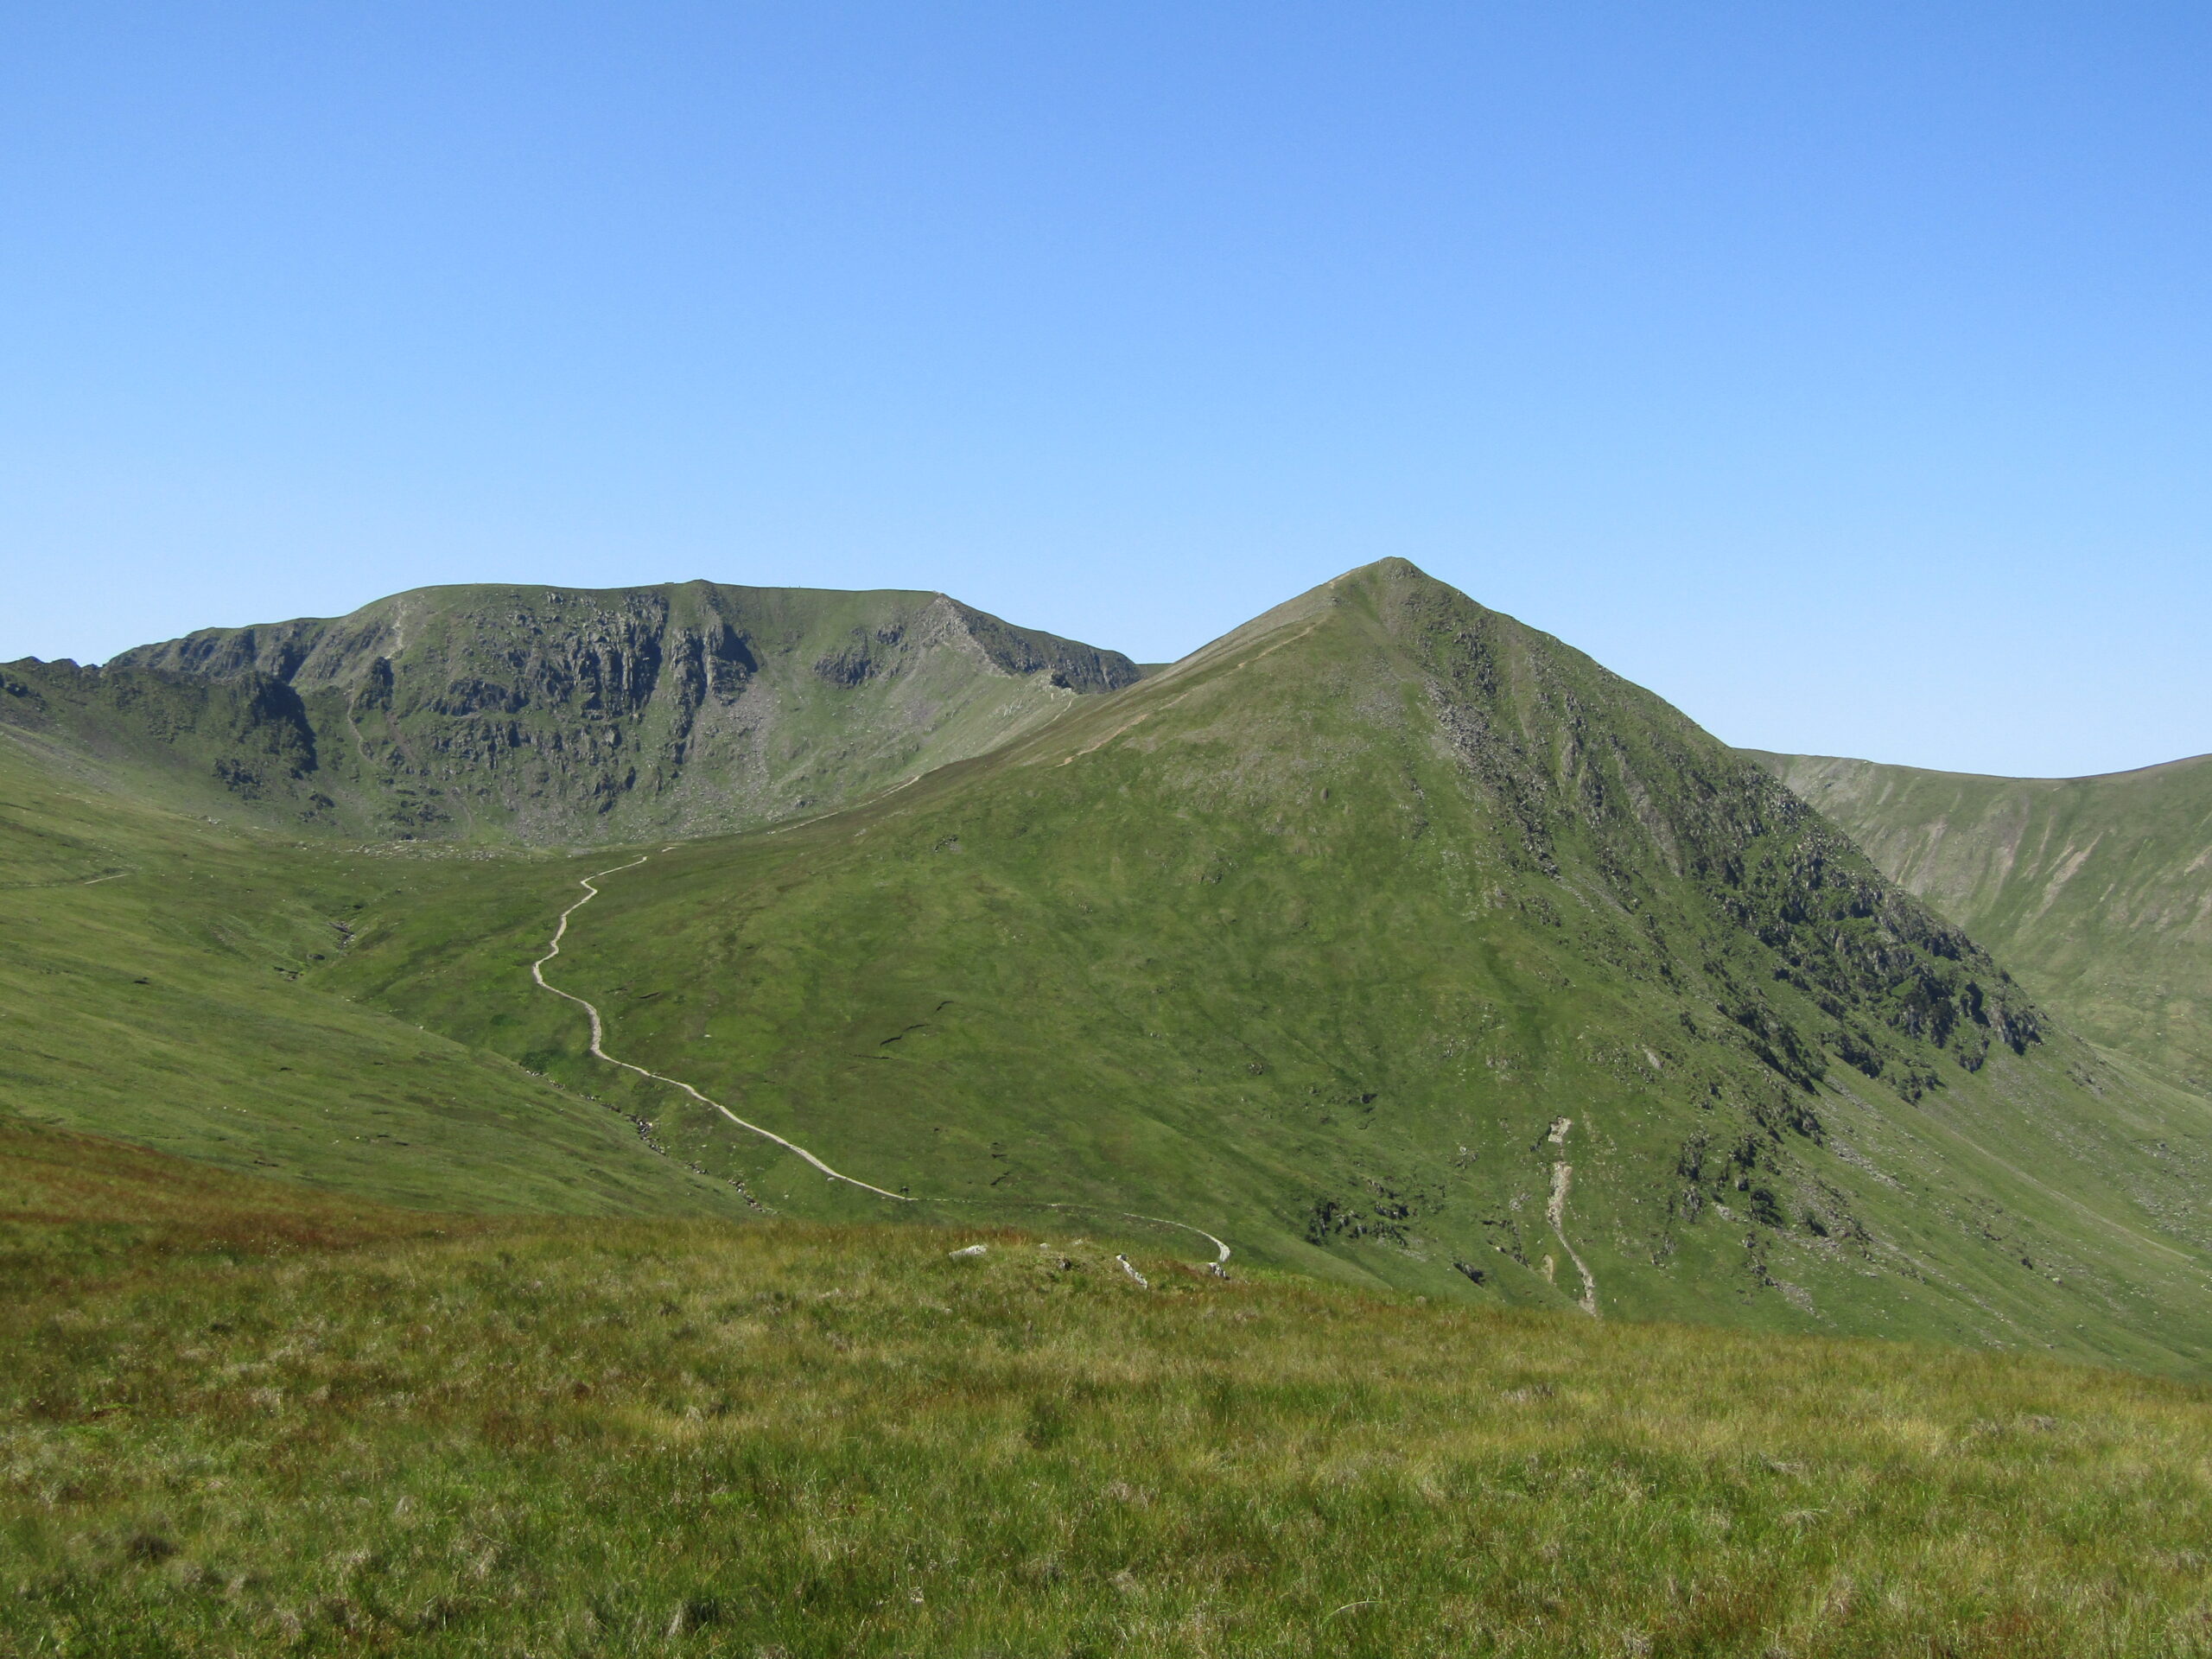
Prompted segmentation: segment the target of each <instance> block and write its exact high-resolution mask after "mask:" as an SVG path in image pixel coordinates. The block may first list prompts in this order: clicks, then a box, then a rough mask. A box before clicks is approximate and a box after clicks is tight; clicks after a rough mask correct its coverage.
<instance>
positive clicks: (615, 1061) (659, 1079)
mask: <svg viewBox="0 0 2212 1659" xmlns="http://www.w3.org/2000/svg"><path fill="white" fill-rule="evenodd" d="M908 781H909V782H912V779H909V780H908ZM650 857H652V855H651V854H650V853H640V854H639V855H638V856H637V857H635V858H633V859H632V860H631V861H629V862H628V863H627V864H616V865H614V866H613V867H611V868H607V869H604V870H596V871H594V872H593V873H592V874H589V875H588V876H585V877H584V878H583V879H582V880H580V881H578V882H577V883H576V885H577V886H578V887H582V889H583V890H584V896H583V897H582V898H581V899H577V900H576V902H575V903H574V904H573V905H570V906H569V907H568V908H567V909H566V910H564V911H563V912H561V918H560V920H559V921H558V922H556V924H555V925H554V928H553V937H552V938H550V939H549V940H547V941H546V944H545V954H544V955H543V956H542V957H538V959H537V961H536V962H533V963H531V964H530V976H531V979H533V980H535V981H536V982H537V987H538V988H539V989H540V990H546V991H550V992H552V993H553V995H556V996H557V997H559V998H561V999H562V1000H563V1001H568V1002H573V1003H575V1005H576V1006H577V1007H580V1008H582V1010H583V1011H584V1015H585V1017H586V1018H587V1019H588V1020H590V1021H591V1052H592V1058H594V1059H600V1060H604V1061H606V1062H607V1065H619V1066H620V1067H621V1068H622V1069H623V1070H624V1071H634V1072H636V1073H637V1074H638V1075H639V1077H650V1078H652V1081H653V1082H655V1083H664V1084H668V1086H669V1087H670V1088H671V1089H681V1090H683V1092H684V1093H685V1094H687V1095H689V1096H691V1098H692V1099H694V1100H696V1101H697V1102H698V1103H700V1104H701V1105H702V1106H711V1107H712V1108H714V1109H715V1110H716V1111H718V1112H720V1113H721V1115H722V1116H724V1117H726V1118H728V1120H729V1121H730V1122H733V1123H734V1124H736V1125H737V1127H738V1128H741V1129H744V1130H747V1132H749V1133H751V1134H753V1135H759V1136H760V1138H761V1139H762V1140H764V1141H774V1142H775V1143H776V1145H778V1146H779V1147H783V1148H784V1150H785V1151H786V1152H789V1153H791V1154H796V1155H797V1156H798V1157H799V1158H802V1159H804V1160H805V1161H806V1162H808V1163H810V1164H811V1165H812V1166H814V1167H815V1168H817V1169H818V1170H820V1171H821V1172H822V1173H823V1174H824V1175H826V1176H828V1177H829V1179H831V1180H833V1181H842V1182H844V1183H845V1185H848V1186H857V1187H859V1188H860V1189H861V1191H862V1192H873V1193H874V1194H875V1195H876V1197H878V1198H888V1199H890V1200H891V1201H892V1203H893V1204H963V1203H967V1202H969V1200H967V1199H962V1198H911V1197H909V1196H908V1195H907V1194H906V1193H903V1192H887V1191H886V1190H885V1189H883V1188H882V1187H880V1186H878V1185H875V1184H874V1182H872V1181H863V1180H861V1179H860V1178H859V1177H858V1176H855V1175H848V1174H846V1173H844V1172H843V1171H842V1170H840V1169H832V1168H831V1167H830V1166H829V1165H828V1164H826V1163H824V1162H823V1161H822V1160H821V1159H819V1158H817V1157H816V1156H815V1155H814V1154H812V1153H810V1152H809V1151H808V1150H807V1149H806V1148H805V1147H802V1146H801V1145H799V1144H798V1141H787V1140H785V1138H784V1137H783V1136H782V1135H778V1134H777V1133H776V1132H775V1131H774V1130H773V1129H766V1128H761V1127H760V1125H759V1124H758V1123H754V1122H749V1121H748V1120H747V1119H745V1118H742V1117H740V1116H738V1115H737V1114H736V1113H735V1112H733V1111H732V1110H730V1109H729V1108H728V1107H727V1106H725V1105H723V1104H722V1103H721V1102H720V1101H719V1100H715V1099H714V1098H712V1097H711V1096H707V1095H702V1094H701V1093H700V1092H699V1091H698V1090H696V1089H694V1088H693V1087H692V1086H691V1085H690V1084H688V1083H686V1082H684V1081H683V1078H681V1077H668V1076H666V1075H664V1073H662V1072H658V1071H650V1070H648V1069H647V1068H646V1067H645V1066H642V1065H633V1064H632V1063H631V1062H630V1061H628V1060H625V1059H621V1058H617V1057H616V1056H614V1055H613V1054H610V1053H608V1052H607V1048H606V1040H607V1025H606V1022H605V1021H604V1020H601V1018H600V1013H599V1008H598V1007H597V1006H596V1005H595V1004H594V1003H591V1002H588V1001H585V1000H584V999H583V998H582V997H581V996H578V995H576V994H575V992H574V991H564V990H563V989H562V988H560V987H559V986H558V985H556V984H554V983H553V982H551V981H550V980H549V979H547V978H546V977H545V971H544V970H545V964H546V963H549V962H550V961H552V960H553V958H554V957H557V956H559V955H560V954H561V941H562V940H563V939H564V938H567V937H568V932H569V918H570V917H571V916H573V915H575V913H576V912H578V911H580V910H582V908H583V907H584V906H586V905H588V904H589V903H590V902H591V901H592V900H593V899H596V898H598V897H599V887H598V886H597V885H596V884H597V883H598V882H600V881H602V880H605V879H606V878H607V877H608V876H610V875H620V874H621V873H622V872H623V871H624V870H634V869H636V868H638V866H639V865H640V864H643V863H644V862H645V861H646V860H647V859H649V858H650ZM1015 1202H1025V1201H1022V1200H1016V1201H1015ZM1027 1202H1033V1203H1034V1204H1035V1206H1036V1207H1037V1208H1039V1209H1040V1210H1058V1211H1086V1212H1088V1213H1090V1214H1092V1215H1102V1216H1120V1217H1123V1218H1124V1219H1125V1220H1128V1221H1142V1222H1148V1223H1150V1224H1152V1225H1154V1226H1155V1227H1173V1228H1175V1229H1176V1230H1179V1231H1181V1232H1185V1233H1194V1234H1196V1235H1197V1236H1198V1237H1200V1238H1203V1239H1204V1240H1205V1241H1206V1243H1209V1244H1211V1245H1212V1246H1213V1247H1214V1249H1215V1252H1216V1255H1215V1257H1214V1260H1213V1263H1212V1267H1213V1270H1214V1272H1215V1273H1216V1274H1219V1273H1220V1272H1221V1271H1222V1269H1223V1268H1224V1267H1225V1266H1227V1264H1228V1262H1229V1255H1230V1251H1229V1246H1228V1245H1227V1244H1225V1243H1223V1242H1222V1241H1221V1240H1220V1239H1218V1238H1216V1237H1215V1236H1213V1235H1212V1234H1211V1233H1210V1232H1208V1231H1206V1230H1205V1228H1203V1227H1193V1226H1192V1225H1191V1224H1190V1223H1188V1222H1186V1221H1169V1220H1167V1219H1166V1217H1160V1216H1143V1215H1139V1214H1138V1213H1137V1212H1136V1211H1134V1210H1115V1209H1110V1208H1109V1207H1107V1206H1106V1205H1095V1204H1059V1203H1051V1202H1046V1201H1042V1200H1030V1201H1027ZM1132 1271H1134V1269H1132Z"/></svg>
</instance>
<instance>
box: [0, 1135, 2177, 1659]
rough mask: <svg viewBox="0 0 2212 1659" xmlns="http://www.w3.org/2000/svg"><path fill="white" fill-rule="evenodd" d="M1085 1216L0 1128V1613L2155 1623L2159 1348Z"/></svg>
mask: <svg viewBox="0 0 2212 1659" xmlns="http://www.w3.org/2000/svg"><path fill="white" fill-rule="evenodd" d="M971 1241H972V1242H973V1243H980V1244H982V1246H983V1253H982V1255H969V1256H964V1257H957V1258H956V1257H953V1256H952V1255H950V1249H951V1248H952V1247H956V1246H958V1247H963V1248H965V1247H967V1246H969V1244H970V1243H971ZM1040 1243H1042V1244H1044V1245H1046V1247H1047V1248H1045V1249H1039V1248H1038V1246H1039V1244H1040ZM1135 1262H1136V1265H1137V1267H1138V1268H1140V1269H1141V1271H1143V1272H1144V1273H1145V1274H1147V1276H1148V1278H1149V1280H1150V1285H1149V1287H1139V1286H1138V1285H1137V1284H1136V1283H1135V1281H1133V1280H1131V1279H1130V1278H1129V1277H1128V1275H1127V1274H1125V1273H1123V1272H1122V1269H1121V1268H1120V1266H1119V1264H1117V1263H1116V1262H1114V1261H1113V1259H1112V1257H1111V1255H1110V1254H1109V1252H1108V1251H1106V1250H1105V1249H1101V1248H1099V1247H1098V1246H1097V1245H1096V1243H1084V1242H1081V1241H1080V1240H1079V1239H1077V1237H1073V1236H1070V1233H1069V1231H1068V1230H1058V1231H1055V1232H1053V1233H1052V1234H1050V1235H1047V1236H1041V1237H1029V1236H1018V1235H1013V1234H1006V1233H975V1232H962V1233H957V1234H954V1235H951V1236H943V1235H938V1236H931V1235H929V1234H926V1233H924V1232H921V1231H918V1230H913V1229H905V1230H891V1229H885V1228H824V1227H814V1226H806V1225H802V1224H778V1225H771V1226H752V1227H742V1228H741V1227H733V1226H730V1225H728V1224H715V1223H704V1222H689V1223H671V1222H636V1221H626V1222H614V1221H607V1220H594V1221H589V1222H575V1221H569V1222H563V1223H547V1222H545V1221H543V1220H535V1219H532V1220H522V1219H514V1220H505V1221H489V1222H487V1221H485V1220H481V1219H474V1220H467V1219H454V1218H449V1217H447V1218H437V1219H436V1220H435V1221H433V1220H431V1219H430V1218H427V1217H420V1216H409V1215H405V1214H402V1213H395V1212H391V1211H379V1210H378V1209H376V1208H375V1207H374V1206H369V1205H339V1204H336V1203H334V1202H332V1201H330V1200H327V1199H320V1200H318V1199H315V1198H313V1197H312V1195H302V1193H300V1192H297V1191H296V1190H292V1189H286V1188H283V1187H277V1186H275V1185H273V1184H272V1183H269V1182H265V1181H256V1180H252V1179H246V1178H240V1177H229V1176H224V1175H221V1174H220V1173H217V1172H212V1171H209V1170H207V1169H205V1168H204V1167H197V1166H180V1165H178V1164H176V1163H175V1161H174V1160H168V1159H165V1158H162V1157H161V1156H159V1155H158V1154H149V1153H144V1152H138V1151H133V1150H131V1149H130V1148H125V1147H116V1146H113V1145H111V1144H109V1143H105V1142H101V1141H92V1140H86V1139H83V1138H79V1137H74V1136H67V1135H58V1134H55V1133H53V1132H44V1133H39V1134H32V1133H29V1132H25V1131H22V1130H20V1129H10V1128H9V1127H8V1126H7V1125H6V1124H5V1123H4V1122H0V1295H4V1297H5V1299H6V1301H7V1305H8V1307H9V1313H10V1317H9V1319H8V1321H7V1324H6V1326H5V1328H4V1329H0V1541H4V1560H5V1565H4V1567H0V1587H4V1592H5V1593H3V1594H0V1652H5V1653H9V1654H11V1655H12V1654H23V1655H34V1654H41V1655H42V1654H98V1655H100V1656H103V1659H106V1656H117V1659H126V1656H127V1659H136V1656H162V1659H186V1656H194V1659H196V1656H208V1659H214V1656H231V1655H237V1654H246V1653H254V1654H258V1653H277V1652H282V1653H299V1654H316V1655H355V1654H364V1655H365V1654H377V1653H405V1654H409V1655H425V1656H446V1655H454V1656H459V1655H483V1654H538V1655H558V1656H577V1659H582V1656H586V1655H593V1656H603V1659H612V1656H627V1655H645V1654H652V1655H655V1656H661V1655H669V1654H677V1655H684V1654H697V1655H702V1656H703V1655H715V1656H728V1659H758V1656H762V1655H776V1654H785V1655H814V1654H840V1655H845V1654H852V1655H884V1656H891V1655H925V1654H927V1655H940V1654H941V1655H976V1654H1022V1655H1028V1654H1052V1655H1078V1656H1079V1655H1105V1654H1116V1655H1160V1656H1166V1655H1192V1654H1208V1653H1212V1654H1224V1655H1227V1654H1235V1655H1266V1656H1275V1655H1280V1656H1306V1655H1312V1654H1316V1653H1329V1654H1343V1655H1355V1656H1358V1655H1375V1656H1382V1655H1392V1656H1396V1655H1405V1654H1485V1655H1497V1656H1515V1659H1561V1656H1569V1655H1574V1656H1606V1659H1612V1656H1621V1655H1630V1656H1634V1655H1651V1656H1657V1659H1681V1656H1691V1655H1697V1656H1708V1659H1770V1656H1774V1655H1777V1654H1789V1655H1792V1656H1797V1659H1877V1656H1880V1659H1887V1656H1891V1655H1896V1654H1901V1653H1912V1654H1920V1653H1933V1654H1942V1655H1947V1656H1953V1659H2021V1656H2031V1659H2062V1656H2063V1659H2085V1656H2094V1659H2167V1656H2177V1655H2178V1656H2186V1655H2192V1654H2196V1655H2201V1654H2202V1653H2204V1652H2205V1651H2206V1649H2207V1645H2208V1643H2207V1637H2206V1632H2207V1630H2208V1628H2212V1599H2208V1595H2207V1586H2206V1578H2205V1570H2204V1562H2205V1560H2206V1559H2207V1557H2208V1556H2212V1491H2208V1486H2207V1483H2206V1480H2205V1478H2204V1475H2203V1472H2202V1471H2203V1470H2204V1469H2205V1468H2206V1466H2207V1465H2208V1462H2212V1414H2208V1412H2207V1410H2206V1407H2207V1404H2208V1397H2207V1395H2206V1393H2205V1391H2204V1389H2203V1388H2202V1386H2189V1385H2183V1384H2178V1383H2164V1382H2158V1381H2153V1380H2151V1379H2147V1378H2144V1377H2140V1376H2128V1375H2126V1374H2124V1373H2118V1372H2112V1371H2106V1370H2098V1369H2096V1368H2094V1367H2088V1366H2082V1365H2073V1364H2066V1363H2060V1362H2057V1361H2055V1360H2052V1359H2050V1358H2049V1357H2028V1356H2012V1355H1988V1354H1971V1353H1962V1352H1960V1351H1956V1350H1949V1351H1943V1350H1929V1349H1925V1348H1916V1347H1913V1346H1910V1345H1907V1344H1891V1343H1874V1342H1846V1341H1837V1340H1834V1339H1824V1338H1812V1339H1804V1338H1774V1337H1759V1338H1752V1337H1747V1336H1745V1335H1743V1334H1741V1333H1732V1332H1719V1331H1714V1330H1712V1329H1699V1328H1696V1327H1692V1326H1680V1325H1630V1324H1615V1323H1601V1322H1593V1321H1592V1320H1588V1319H1581V1318H1580V1317H1578V1316H1571V1315H1570V1316H1560V1315H1550V1316H1546V1315H1539V1314H1529V1313H1512V1312H1509V1311H1503V1310H1495V1309H1480V1308H1468V1307H1464V1306H1447V1305H1446V1304H1445V1303H1443V1302H1441V1301H1439V1300H1434V1299H1427V1300H1416V1299H1415V1298H1413V1297H1409V1296H1405V1295H1391V1294H1371V1293H1362V1292H1357V1291H1347V1290H1344V1289H1342V1288H1339V1287H1325V1286H1321V1285H1318V1284H1316V1283H1314V1282H1313V1281H1311V1280H1303V1281H1299V1280H1290V1279H1286V1278H1282V1277H1278V1276H1275V1275H1271V1274H1264V1273H1253V1272H1244V1271H1240V1272H1239V1273H1237V1274H1236V1275H1235V1276H1234V1277H1232V1278H1231V1279H1230V1280H1228V1281H1219V1280H1215V1279H1212V1278H1209V1277H1206V1276H1205V1275H1202V1274H1187V1273H1183V1272H1179V1271H1178V1270H1177V1268H1176V1266H1175V1264H1174V1262H1173V1261H1172V1260H1171V1259H1168V1258H1166V1257H1163V1256H1160V1255H1149V1254H1141V1255H1138V1256H1137V1257H1136V1258H1135Z"/></svg>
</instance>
